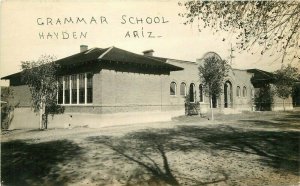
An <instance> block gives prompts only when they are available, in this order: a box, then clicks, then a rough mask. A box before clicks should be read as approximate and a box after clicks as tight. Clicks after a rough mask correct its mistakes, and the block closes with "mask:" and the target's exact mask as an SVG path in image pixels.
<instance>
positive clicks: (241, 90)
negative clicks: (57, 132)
mask: <svg viewBox="0 0 300 186" xmlns="http://www.w3.org/2000/svg"><path fill="white" fill-rule="evenodd" d="M80 49H81V51H80V53H77V54H74V55H71V56H69V57H66V58H63V59H60V60H57V61H56V63H58V64H60V66H61V70H60V71H59V72H58V74H57V79H58V94H57V103H58V104H60V105H62V106H64V107H65V112H64V114H60V115H55V116H54V117H53V118H50V121H49V127H50V128H51V127H72V126H83V125H88V126H90V127H99V126H104V125H117V124H124V123H140V122H151V121H167V120H170V119H171V117H174V116H178V115H184V114H185V101H186V100H188V101H189V102H191V103H199V104H198V105H199V107H198V111H197V112H198V113H199V112H201V113H206V112H209V110H210V109H209V108H210V102H209V98H208V97H207V96H206V95H205V93H204V90H203V85H202V82H200V80H199V75H198V66H199V65H200V64H201V63H202V62H203V59H204V58H206V57H208V56H211V55H214V56H216V57H218V58H220V56H219V55H218V54H216V53H214V52H208V53H206V54H205V55H204V56H203V58H201V59H198V60H197V61H196V62H191V61H183V60H176V59H171V58H161V57H155V56H153V53H154V51H153V50H147V51H144V55H139V54H135V53H132V52H129V51H125V50H122V49H119V48H116V47H110V48H105V49H102V48H91V49H88V47H87V46H85V45H82V46H81V47H80ZM2 79H8V80H10V86H11V88H12V89H13V90H14V99H13V100H11V101H13V102H14V104H17V105H18V107H17V108H16V109H15V111H14V119H13V122H12V125H11V126H12V127H13V128H37V127H38V126H39V125H38V116H36V115H35V114H34V113H33V112H32V110H31V108H30V105H31V95H30V92H29V89H28V87H27V86H26V85H24V83H23V82H22V81H21V73H16V74H12V75H9V76H6V77H3V78H2ZM271 83H272V74H271V73H268V72H265V71H261V70H257V69H251V70H238V69H231V70H230V72H229V75H228V77H226V80H225V82H224V87H223V94H222V95H221V97H220V98H218V99H217V98H215V97H213V104H212V107H213V108H215V110H216V111H219V112H221V113H225V114H226V113H236V112H241V111H254V110H257V109H259V110H280V109H282V106H281V104H280V100H279V99H278V98H275V99H274V100H275V102H274V103H264V104H263V105H264V106H263V107H262V106H261V105H260V106H259V107H258V103H255V100H254V97H255V94H257V93H258V92H259V90H260V89H261V88H262V87H264V86H265V85H267V84H271ZM268 87H269V86H268ZM187 95H188V98H186V96H187ZM291 102H292V101H291V100H290V99H289V100H288V101H286V108H288V109H292V103H291ZM259 104H261V103H259Z"/></svg>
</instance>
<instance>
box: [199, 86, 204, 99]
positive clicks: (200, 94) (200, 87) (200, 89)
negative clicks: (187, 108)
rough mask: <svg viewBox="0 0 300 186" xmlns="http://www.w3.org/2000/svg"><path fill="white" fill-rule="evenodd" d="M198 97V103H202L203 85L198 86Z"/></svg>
mask: <svg viewBox="0 0 300 186" xmlns="http://www.w3.org/2000/svg"><path fill="white" fill-rule="evenodd" d="M199 96H200V102H203V101H204V97H203V85H202V84H200V85H199Z"/></svg>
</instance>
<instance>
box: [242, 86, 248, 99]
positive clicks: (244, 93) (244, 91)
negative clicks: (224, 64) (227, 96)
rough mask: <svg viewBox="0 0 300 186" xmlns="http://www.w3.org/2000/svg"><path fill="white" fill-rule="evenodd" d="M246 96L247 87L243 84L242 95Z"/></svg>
mask: <svg viewBox="0 0 300 186" xmlns="http://www.w3.org/2000/svg"><path fill="white" fill-rule="evenodd" d="M246 96H247V88H246V87H245V86H244V88H243V97H246Z"/></svg>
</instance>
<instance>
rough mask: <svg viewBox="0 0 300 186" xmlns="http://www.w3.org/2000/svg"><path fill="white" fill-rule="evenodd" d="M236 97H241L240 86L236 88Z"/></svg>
mask: <svg viewBox="0 0 300 186" xmlns="http://www.w3.org/2000/svg"><path fill="white" fill-rule="evenodd" d="M236 96H237V97H241V87H240V86H237V87H236Z"/></svg>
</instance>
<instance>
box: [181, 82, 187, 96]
mask: <svg viewBox="0 0 300 186" xmlns="http://www.w3.org/2000/svg"><path fill="white" fill-rule="evenodd" d="M180 95H181V96H186V85H185V83H184V82H182V83H181V84H180Z"/></svg>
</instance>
